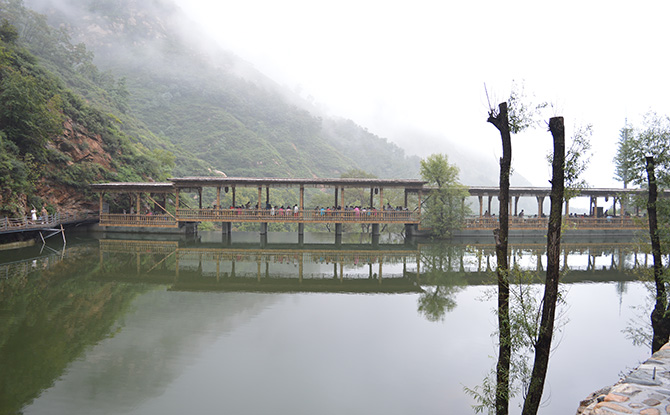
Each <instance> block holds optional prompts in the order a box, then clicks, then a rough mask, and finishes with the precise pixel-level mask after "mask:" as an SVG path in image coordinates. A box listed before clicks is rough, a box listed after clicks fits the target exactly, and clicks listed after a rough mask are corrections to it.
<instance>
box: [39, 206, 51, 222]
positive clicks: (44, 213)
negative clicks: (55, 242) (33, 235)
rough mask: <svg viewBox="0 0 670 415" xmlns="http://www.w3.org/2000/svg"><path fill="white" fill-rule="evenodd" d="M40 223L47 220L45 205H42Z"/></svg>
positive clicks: (47, 213) (47, 214)
mask: <svg viewBox="0 0 670 415" xmlns="http://www.w3.org/2000/svg"><path fill="white" fill-rule="evenodd" d="M40 213H41V215H42V218H41V219H42V223H47V222H48V221H49V212H47V205H42V212H40Z"/></svg>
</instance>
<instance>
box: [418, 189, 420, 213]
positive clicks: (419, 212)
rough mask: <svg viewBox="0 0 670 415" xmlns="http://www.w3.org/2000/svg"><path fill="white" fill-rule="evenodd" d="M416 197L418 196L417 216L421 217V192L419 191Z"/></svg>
mask: <svg viewBox="0 0 670 415" xmlns="http://www.w3.org/2000/svg"><path fill="white" fill-rule="evenodd" d="M418 195H419V207H418V209H419V216H421V190H419V193H418Z"/></svg>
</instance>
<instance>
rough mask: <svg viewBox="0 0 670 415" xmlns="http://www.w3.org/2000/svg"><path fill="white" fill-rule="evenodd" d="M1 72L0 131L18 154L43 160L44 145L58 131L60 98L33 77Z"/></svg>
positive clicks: (4, 70) (60, 122)
mask: <svg viewBox="0 0 670 415" xmlns="http://www.w3.org/2000/svg"><path fill="white" fill-rule="evenodd" d="M2 69H3V70H2V80H0V130H2V131H3V132H4V133H5V135H6V137H7V138H8V139H9V140H11V141H13V142H14V143H15V144H16V145H17V147H18V148H19V150H20V151H21V152H22V153H32V154H33V155H34V156H35V157H37V158H38V160H40V161H43V160H44V156H45V147H46V143H47V142H48V140H49V139H50V138H52V137H54V136H55V135H56V134H58V133H59V132H60V131H61V130H62V118H61V114H60V112H59V110H60V108H59V105H58V104H59V101H60V99H54V98H55V97H54V95H52V94H50V93H49V92H50V91H49V90H48V89H44V88H43V87H42V85H41V82H40V81H39V80H38V79H37V78H35V77H33V76H30V75H24V74H22V73H20V72H19V71H16V70H11V69H9V68H6V67H3V68H2Z"/></svg>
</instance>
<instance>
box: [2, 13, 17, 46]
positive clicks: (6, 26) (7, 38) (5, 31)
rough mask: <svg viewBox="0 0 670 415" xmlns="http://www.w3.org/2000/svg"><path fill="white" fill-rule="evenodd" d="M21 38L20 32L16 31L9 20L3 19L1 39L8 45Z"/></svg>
mask: <svg viewBox="0 0 670 415" xmlns="http://www.w3.org/2000/svg"><path fill="white" fill-rule="evenodd" d="M18 37H19V31H18V30H16V27H14V25H12V24H11V23H9V20H7V19H2V24H0V39H1V40H2V41H4V42H7V43H14V42H16V39H18Z"/></svg>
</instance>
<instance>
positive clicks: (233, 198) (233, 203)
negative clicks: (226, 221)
mask: <svg viewBox="0 0 670 415" xmlns="http://www.w3.org/2000/svg"><path fill="white" fill-rule="evenodd" d="M232 187H233V207H235V206H236V205H235V185H233V186H232Z"/></svg>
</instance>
